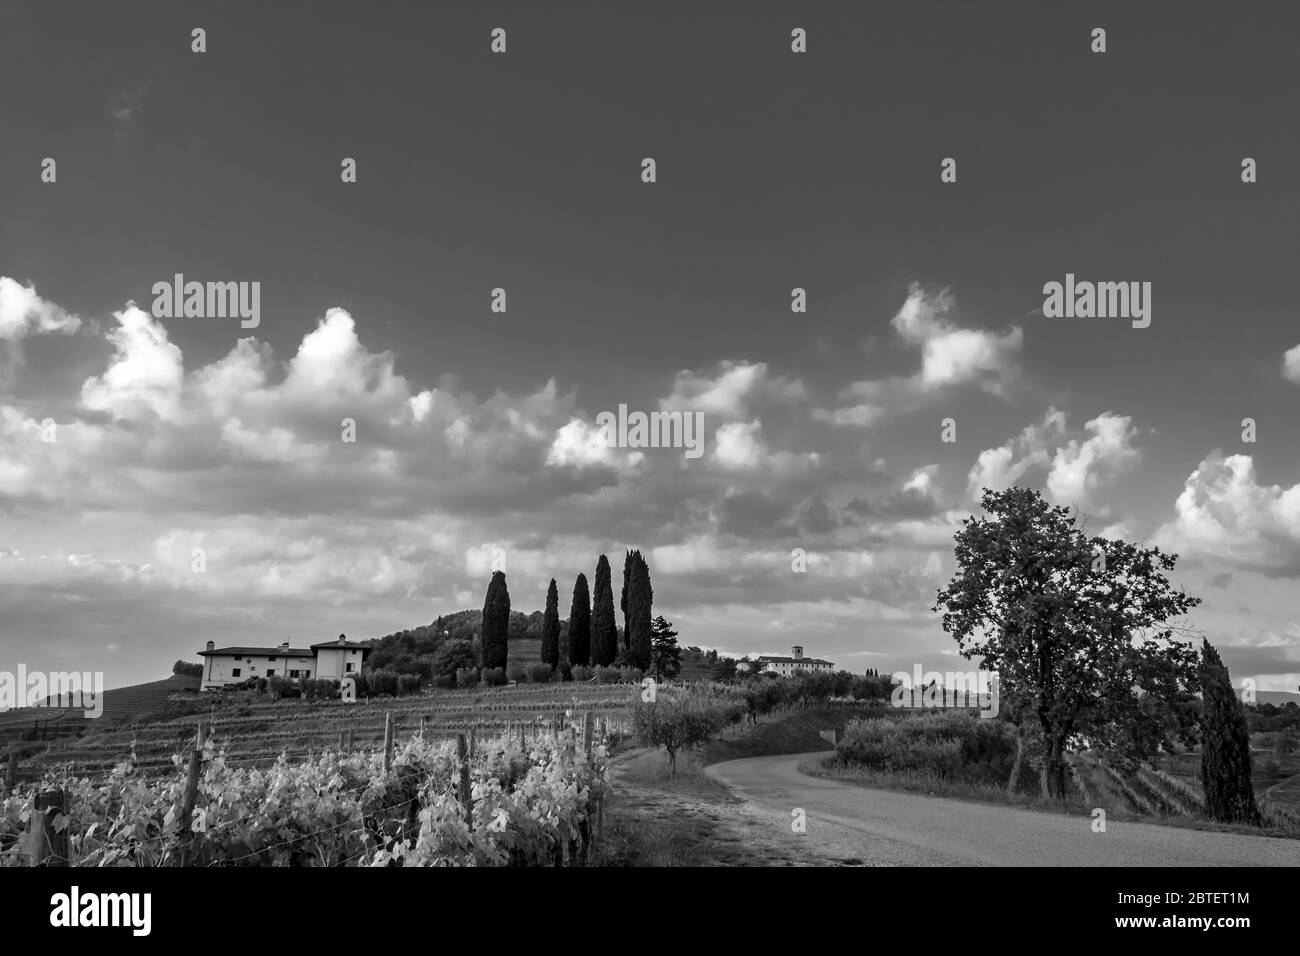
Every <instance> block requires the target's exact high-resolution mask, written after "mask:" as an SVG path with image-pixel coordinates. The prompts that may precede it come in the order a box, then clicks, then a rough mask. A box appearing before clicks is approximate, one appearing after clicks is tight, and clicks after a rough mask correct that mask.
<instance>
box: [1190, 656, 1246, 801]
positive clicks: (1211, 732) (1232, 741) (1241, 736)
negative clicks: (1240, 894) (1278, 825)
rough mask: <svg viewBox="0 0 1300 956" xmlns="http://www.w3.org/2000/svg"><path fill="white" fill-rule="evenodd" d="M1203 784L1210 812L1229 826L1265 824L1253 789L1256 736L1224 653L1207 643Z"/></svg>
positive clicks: (1203, 674)
mask: <svg viewBox="0 0 1300 956" xmlns="http://www.w3.org/2000/svg"><path fill="white" fill-rule="evenodd" d="M1200 671H1201V673H1200V677H1201V702H1202V707H1203V709H1202V711H1201V786H1202V787H1203V788H1204V790H1205V808H1206V810H1208V811H1209V813H1210V816H1212V817H1213V818H1214V819H1216V820H1219V821H1221V822H1223V823H1253V824H1255V825H1256V826H1258V825H1259V823H1260V819H1259V809H1258V808H1257V807H1256V806H1255V790H1254V788H1253V787H1251V785H1250V735H1249V733H1248V732H1247V730H1246V717H1245V714H1243V713H1242V708H1241V702H1240V701H1238V700H1237V695H1236V694H1235V693H1234V692H1233V690H1232V678H1231V677H1229V676H1228V669H1227V668H1226V667H1224V666H1223V661H1222V660H1221V659H1220V658H1219V652H1218V651H1216V650H1215V649H1214V647H1213V646H1212V645H1211V644H1210V642H1209V641H1208V640H1204V641H1203V643H1202V644H1201V668H1200Z"/></svg>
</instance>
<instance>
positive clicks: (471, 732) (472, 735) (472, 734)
mask: <svg viewBox="0 0 1300 956" xmlns="http://www.w3.org/2000/svg"><path fill="white" fill-rule="evenodd" d="M476 742H477V735H476V734H475V732H474V728H473V727H471V728H470V729H469V758H470V759H471V760H473V759H474V744H475V743H476Z"/></svg>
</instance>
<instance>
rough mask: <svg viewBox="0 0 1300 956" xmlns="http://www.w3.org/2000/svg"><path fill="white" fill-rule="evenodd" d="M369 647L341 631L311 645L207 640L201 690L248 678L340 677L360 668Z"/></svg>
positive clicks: (202, 652) (301, 678) (236, 682)
mask: <svg viewBox="0 0 1300 956" xmlns="http://www.w3.org/2000/svg"><path fill="white" fill-rule="evenodd" d="M369 652H370V648H369V647H366V646H365V645H364V644H357V643H356V642H354V641H349V640H348V639H347V638H346V637H344V636H343V635H342V634H340V635H339V637H338V640H336V641H324V642H322V643H320V644H313V645H312V646H311V647H290V646H289V642H288V641H285V642H284V643H283V644H280V645H279V646H278V647H216V646H215V645H214V644H213V642H212V641H208V647H207V650H203V651H199V656H200V657H202V658H203V683H202V684H201V685H200V686H201V687H202V689H203V690H213V689H215V688H217V687H224V686H226V685H227V684H239V683H242V682H243V681H246V680H248V679H249V678H250V677H282V678H287V679H288V680H303V679H306V678H311V677H314V678H318V679H323V680H342V679H343V678H344V677H346V676H347V675H348V674H355V673H357V672H358V671H360V670H361V664H362V662H363V661H364V660H365V659H366V654H368V653H369Z"/></svg>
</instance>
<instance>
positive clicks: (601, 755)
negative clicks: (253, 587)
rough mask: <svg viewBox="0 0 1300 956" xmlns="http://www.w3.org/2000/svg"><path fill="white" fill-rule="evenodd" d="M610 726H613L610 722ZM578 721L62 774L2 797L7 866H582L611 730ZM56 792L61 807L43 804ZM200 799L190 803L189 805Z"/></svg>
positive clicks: (594, 826) (592, 834)
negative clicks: (150, 768) (474, 735)
mask: <svg viewBox="0 0 1300 956" xmlns="http://www.w3.org/2000/svg"><path fill="white" fill-rule="evenodd" d="M601 723H603V722H601ZM593 726H599V724H597V722H596V721H594V720H592V719H590V715H588V719H587V720H585V721H584V722H583V723H582V724H581V725H580V727H581V733H579V731H578V728H567V729H558V730H555V731H552V730H549V729H548V730H545V731H538V732H535V733H532V734H528V733H521V734H513V733H512V734H509V735H505V734H503V735H501V736H498V737H494V738H491V739H486V740H481V741H480V743H479V744H478V746H477V747H475V748H474V749H473V750H472V751H470V750H469V749H468V748H466V745H465V737H464V736H462V737H461V738H460V739H459V740H458V741H456V742H452V741H447V740H441V739H438V738H436V737H433V736H426V735H424V734H420V733H416V734H415V735H414V736H411V737H409V738H408V739H407V740H406V741H405V742H404V743H402V744H400V745H391V746H389V747H380V748H376V749H366V750H361V751H358V752H353V753H344V752H340V751H339V750H335V749H328V750H325V752H323V753H320V754H318V755H316V756H313V757H311V758H310V759H305V760H300V761H290V760H289V759H288V758H287V757H286V756H283V755H282V756H280V757H278V758H277V759H276V760H275V761H274V762H273V763H272V764H271V765H270V766H267V767H251V766H241V765H239V763H238V762H237V761H234V760H232V759H231V758H230V756H229V753H228V751H227V749H226V747H225V746H218V743H217V738H216V737H215V736H207V738H206V739H205V740H204V742H203V747H202V749H201V751H198V753H197V754H194V755H191V759H190V767H189V770H188V771H187V769H186V767H185V763H186V761H185V759H184V758H183V757H182V756H181V755H180V754H179V753H177V754H175V755H174V757H173V758H172V761H171V772H170V773H167V774H161V775H160V774H157V773H146V772H144V771H143V770H142V768H141V767H140V766H139V764H138V763H137V762H136V761H135V760H134V759H126V760H121V761H119V762H118V764H117V765H116V766H115V767H114V768H113V769H112V771H111V772H110V773H109V774H108V775H107V776H106V777H104V778H103V779H100V780H92V779H90V778H89V777H84V776H83V777H71V776H65V775H62V774H59V773H58V772H55V771H50V772H48V773H47V774H46V775H45V778H44V779H43V780H42V781H41V783H40V784H39V785H38V786H37V787H35V788H31V789H19V790H16V791H15V792H13V793H12V794H10V795H9V796H8V797H7V798H5V799H4V800H3V801H0V866H22V865H26V864H31V863H47V862H50V861H51V858H54V859H57V860H58V861H60V862H62V861H64V860H66V861H67V864H68V865H73V866H94V867H108V866H536V865H578V864H582V863H585V862H586V861H587V859H588V855H589V853H590V850H591V848H592V846H593V844H594V842H595V840H596V839H597V838H598V834H599V830H600V821H601V812H600V811H601V807H602V802H603V800H604V798H605V796H606V795H607V793H608V791H609V787H608V784H607V782H606V764H605V761H606V746H605V739H604V735H603V734H600V733H597V732H593V729H592V728H593ZM52 792H53V793H57V794H58V798H59V799H58V802H59V804H60V810H59V811H55V812H44V813H42V812H41V811H38V810H37V809H36V806H37V800H38V796H39V797H40V798H41V799H42V800H48V798H49V794H51V793H52ZM190 808H192V809H190Z"/></svg>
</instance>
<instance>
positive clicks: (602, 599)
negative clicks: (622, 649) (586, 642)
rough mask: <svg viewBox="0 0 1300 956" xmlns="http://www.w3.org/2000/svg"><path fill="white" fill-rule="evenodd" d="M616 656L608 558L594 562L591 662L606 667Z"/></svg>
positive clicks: (616, 634) (612, 583)
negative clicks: (594, 591) (594, 585)
mask: <svg viewBox="0 0 1300 956" xmlns="http://www.w3.org/2000/svg"><path fill="white" fill-rule="evenodd" d="M617 656H618V624H617V623H616V622H615V620H614V581H613V573H612V572H611V571H610V568H609V558H607V557H605V556H604V555H603V554H602V555H601V556H600V560H599V561H597V562H596V593H595V595H594V596H593V603H592V608H591V662H592V663H593V664H598V665H600V666H601V667H608V666H609V665H610V664H612V663H614V658H615V657H617Z"/></svg>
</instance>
